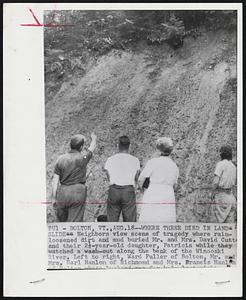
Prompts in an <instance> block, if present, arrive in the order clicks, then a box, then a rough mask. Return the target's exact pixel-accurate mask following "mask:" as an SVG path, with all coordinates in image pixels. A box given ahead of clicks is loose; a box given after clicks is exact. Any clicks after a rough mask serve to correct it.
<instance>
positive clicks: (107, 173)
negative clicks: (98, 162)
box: [103, 167, 110, 181]
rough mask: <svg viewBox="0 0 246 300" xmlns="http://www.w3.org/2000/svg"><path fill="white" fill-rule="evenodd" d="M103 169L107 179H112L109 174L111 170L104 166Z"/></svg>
mask: <svg viewBox="0 0 246 300" xmlns="http://www.w3.org/2000/svg"><path fill="white" fill-rule="evenodd" d="M103 171H104V172H105V174H106V176H107V179H108V181H110V176H109V172H108V170H106V169H105V168H104V167H103Z"/></svg>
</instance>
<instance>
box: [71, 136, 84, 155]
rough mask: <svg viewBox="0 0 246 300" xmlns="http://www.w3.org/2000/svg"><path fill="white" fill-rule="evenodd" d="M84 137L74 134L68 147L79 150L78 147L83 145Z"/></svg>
mask: <svg viewBox="0 0 246 300" xmlns="http://www.w3.org/2000/svg"><path fill="white" fill-rule="evenodd" d="M84 142H85V141H84V138H83V136H82V135H79V134H77V135H74V136H73V137H72V138H71V141H70V147H71V149H72V150H78V151H79V150H80V148H81V147H82V146H83V145H84Z"/></svg>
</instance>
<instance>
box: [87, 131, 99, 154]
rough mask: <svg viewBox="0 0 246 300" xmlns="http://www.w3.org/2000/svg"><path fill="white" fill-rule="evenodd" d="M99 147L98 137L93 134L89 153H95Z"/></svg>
mask: <svg viewBox="0 0 246 300" xmlns="http://www.w3.org/2000/svg"><path fill="white" fill-rule="evenodd" d="M96 146H97V136H96V135H95V134H94V133H93V132H92V134H91V144H90V147H89V148H88V150H89V151H91V152H94V150H95V149H96Z"/></svg>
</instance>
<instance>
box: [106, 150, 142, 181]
mask: <svg viewBox="0 0 246 300" xmlns="http://www.w3.org/2000/svg"><path fill="white" fill-rule="evenodd" d="M104 169H105V170H107V171H108V173H109V177H110V184H117V185H133V186H134V185H135V176H136V173H137V171H138V170H140V162H139V160H138V158H136V157H135V156H133V155H131V154H128V153H117V154H115V155H113V156H111V157H109V158H108V159H107V161H106V163H105V166H104Z"/></svg>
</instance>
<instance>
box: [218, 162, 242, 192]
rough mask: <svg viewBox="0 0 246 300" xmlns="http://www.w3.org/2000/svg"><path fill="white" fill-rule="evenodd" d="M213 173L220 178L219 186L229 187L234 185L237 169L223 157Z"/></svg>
mask: <svg viewBox="0 0 246 300" xmlns="http://www.w3.org/2000/svg"><path fill="white" fill-rule="evenodd" d="M214 174H215V175H217V176H219V178H220V181H219V187H221V188H224V189H230V188H232V186H234V185H236V180H237V169H236V167H235V165H234V164H233V163H232V162H231V161H230V160H227V159H223V160H221V161H220V162H218V163H217V165H216V168H215V171H214Z"/></svg>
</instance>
